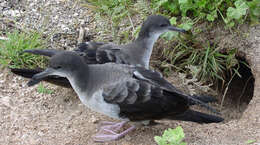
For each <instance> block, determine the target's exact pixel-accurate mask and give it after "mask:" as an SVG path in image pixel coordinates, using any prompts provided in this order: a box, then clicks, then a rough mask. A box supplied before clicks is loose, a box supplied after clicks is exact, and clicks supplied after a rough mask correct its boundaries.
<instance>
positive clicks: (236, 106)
mask: <svg viewBox="0 0 260 145" xmlns="http://www.w3.org/2000/svg"><path fill="white" fill-rule="evenodd" d="M238 59H239V60H240V61H243V62H246V60H245V59H243V58H238ZM238 72H239V73H240V74H241V78H240V77H239V76H237V75H236V76H235V77H234V78H233V79H232V81H231V83H230V85H229V88H228V91H227V93H226V96H225V100H224V103H223V108H222V111H221V113H222V115H223V117H224V118H225V120H226V121H229V120H232V119H239V118H240V117H241V116H242V113H243V112H244V111H245V109H246V108H247V105H248V104H249V102H250V101H251V99H252V97H253V93H254V82H255V79H254V77H253V74H252V71H251V69H250V68H248V66H246V65H245V64H243V63H240V68H239V70H238ZM230 78H231V76H230ZM230 78H229V79H230ZM224 91H225V88H224V89H222V93H221V95H219V97H220V98H219V99H220V100H222V97H223V93H224Z"/></svg>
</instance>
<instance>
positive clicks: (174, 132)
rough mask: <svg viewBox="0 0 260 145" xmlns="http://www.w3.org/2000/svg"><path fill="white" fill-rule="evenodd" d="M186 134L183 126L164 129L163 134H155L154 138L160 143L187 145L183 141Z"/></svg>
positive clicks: (164, 144)
mask: <svg viewBox="0 0 260 145" xmlns="http://www.w3.org/2000/svg"><path fill="white" fill-rule="evenodd" d="M184 137H185V134H184V132H183V129H182V127H181V126H178V127H176V128H175V129H171V128H168V129H167V130H165V131H164V133H163V135H162V136H155V137H154V140H155V141H156V143H157V144H158V145H186V144H187V143H185V142H183V139H184Z"/></svg>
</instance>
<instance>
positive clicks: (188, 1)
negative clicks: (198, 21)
mask: <svg viewBox="0 0 260 145" xmlns="http://www.w3.org/2000/svg"><path fill="white" fill-rule="evenodd" d="M179 5H180V9H181V13H182V16H186V13H187V11H188V10H191V9H192V8H193V3H192V0H179Z"/></svg>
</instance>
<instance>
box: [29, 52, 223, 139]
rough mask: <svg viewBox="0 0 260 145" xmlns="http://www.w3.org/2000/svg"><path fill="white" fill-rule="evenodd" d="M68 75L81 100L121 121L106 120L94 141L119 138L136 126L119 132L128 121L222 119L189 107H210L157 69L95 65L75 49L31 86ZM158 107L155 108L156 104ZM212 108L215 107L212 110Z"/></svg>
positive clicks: (53, 61) (58, 57) (35, 78)
mask: <svg viewBox="0 0 260 145" xmlns="http://www.w3.org/2000/svg"><path fill="white" fill-rule="evenodd" d="M52 75H55V76H60V77H65V78H67V79H68V80H69V82H70V83H71V86H72V88H73V89H74V90H75V92H76V93H77V95H78V97H79V98H80V100H81V102H82V103H83V104H85V105H86V106H87V107H88V108H90V109H92V110H93V111H96V112H99V113H102V114H104V115H106V116H109V117H112V118H115V119H119V120H122V122H120V123H113V122H104V124H103V126H102V127H101V128H100V130H99V132H98V134H97V135H95V136H94V140H95V141H102V142H104V141H110V140H115V139H118V138H120V137H122V136H124V135H125V134H127V133H128V132H129V131H131V130H133V129H134V128H135V126H133V125H132V126H131V127H130V128H128V129H126V130H124V131H123V132H119V130H120V128H121V127H122V126H123V125H124V124H125V123H126V122H128V121H131V122H139V123H146V122H147V121H150V120H160V119H171V120H182V121H192V122H197V123H217V122H221V121H223V118H221V117H218V116H214V115H209V114H206V113H201V112H198V111H195V110H192V109H190V108H189V102H190V101H189V100H190V99H192V100H193V101H195V102H197V103H198V104H201V105H203V106H204V107H207V108H208V109H211V108H210V107H208V106H207V105H206V104H204V103H203V102H201V101H199V100H197V99H195V98H193V97H191V96H188V95H184V94H182V93H180V91H176V88H175V87H173V86H172V85H171V84H170V83H169V82H168V81H166V80H165V79H163V78H162V76H161V75H160V74H159V73H158V72H155V71H152V70H147V69H144V68H142V67H138V66H133V65H126V64H114V63H107V64H92V65H88V64H86V63H85V60H84V59H83V58H82V57H80V56H79V55H78V54H77V53H75V52H62V53H59V54H56V55H54V56H52V57H51V59H50V65H49V67H48V68H47V69H45V70H44V71H42V72H40V73H38V74H35V75H34V76H33V77H32V79H31V80H30V82H29V83H28V85H29V86H31V85H34V84H36V83H38V82H39V80H42V78H46V77H47V76H52ZM155 106H156V107H155ZM211 110H212V109H211Z"/></svg>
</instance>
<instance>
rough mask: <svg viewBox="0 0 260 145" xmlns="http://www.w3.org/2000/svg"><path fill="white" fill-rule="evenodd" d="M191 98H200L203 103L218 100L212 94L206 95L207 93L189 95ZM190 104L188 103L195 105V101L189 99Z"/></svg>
mask: <svg viewBox="0 0 260 145" xmlns="http://www.w3.org/2000/svg"><path fill="white" fill-rule="evenodd" d="M191 97H192V98H195V99H197V100H200V101H201V102H203V103H212V102H217V101H218V100H217V99H216V98H214V97H212V96H207V95H200V96H198V95H193V96H191ZM189 103H190V104H189V105H196V104H197V102H195V101H193V100H192V99H190V102H189Z"/></svg>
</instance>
